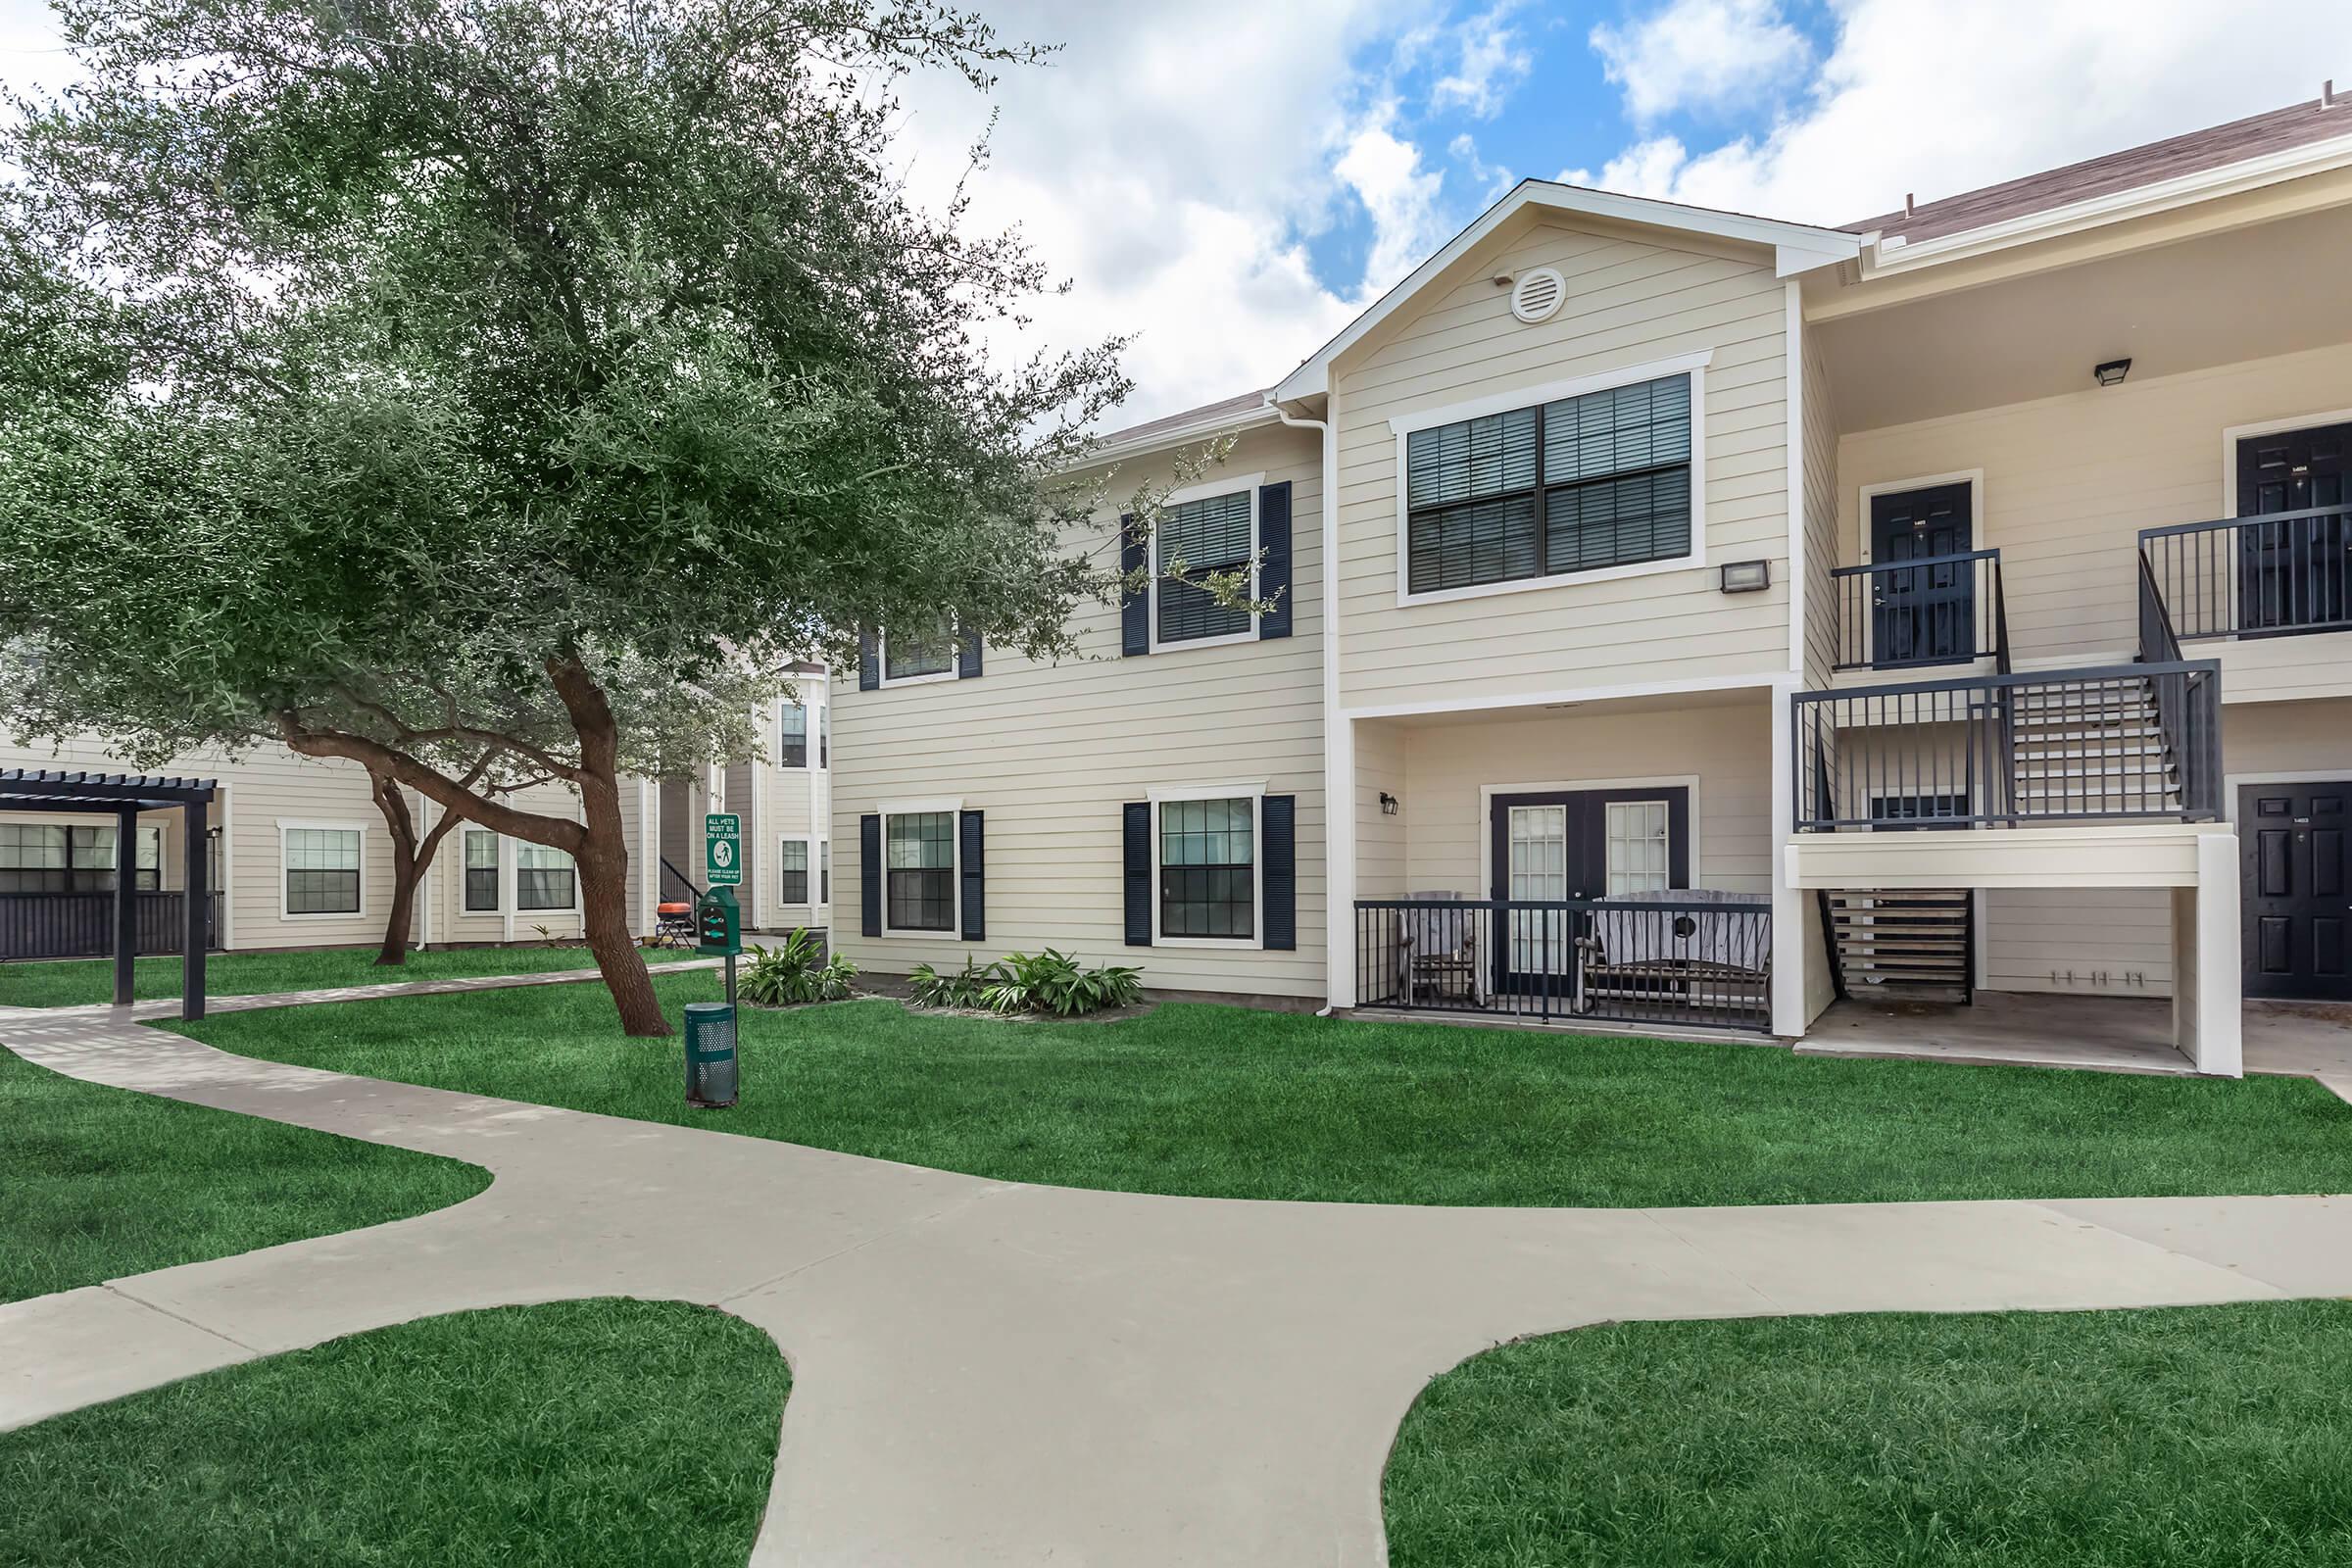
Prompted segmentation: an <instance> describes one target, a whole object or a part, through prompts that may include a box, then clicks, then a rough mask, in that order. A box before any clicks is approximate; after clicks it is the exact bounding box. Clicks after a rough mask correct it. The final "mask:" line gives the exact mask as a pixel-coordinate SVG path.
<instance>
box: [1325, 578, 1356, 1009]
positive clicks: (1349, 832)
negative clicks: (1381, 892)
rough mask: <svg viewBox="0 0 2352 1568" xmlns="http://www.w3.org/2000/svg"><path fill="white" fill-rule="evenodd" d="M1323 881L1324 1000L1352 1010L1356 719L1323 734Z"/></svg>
mask: <svg viewBox="0 0 2352 1568" xmlns="http://www.w3.org/2000/svg"><path fill="white" fill-rule="evenodd" d="M1326 569H1328V568H1326ZM1323 876H1324V883H1323V887H1324V895H1323V897H1324V911H1323V927H1324V938H1325V947H1326V950H1327V956H1326V957H1325V959H1324V966H1325V981H1326V988H1327V990H1328V991H1329V998H1328V1000H1329V1002H1330V1005H1332V1006H1334V1007H1352V1006H1354V1005H1355V720H1353V719H1351V718H1348V717H1346V716H1344V715H1342V714H1339V713H1333V714H1331V715H1330V717H1329V719H1328V721H1327V722H1326V723H1325V725H1324V730H1323Z"/></svg>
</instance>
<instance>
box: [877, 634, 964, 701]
mask: <svg viewBox="0 0 2352 1568" xmlns="http://www.w3.org/2000/svg"><path fill="white" fill-rule="evenodd" d="M881 642H882V646H881V649H880V659H881V662H882V684H883V685H885V686H909V685H912V684H913V683H914V682H916V681H924V680H954V679H955V678H956V634H955V632H954V630H953V629H952V628H951V627H950V625H949V623H948V622H947V621H946V620H945V619H944V618H943V619H942V620H941V621H940V623H939V624H938V626H937V627H935V628H932V629H929V630H924V629H922V628H917V629H915V630H913V631H906V632H899V633H897V634H895V635H893V634H891V633H887V632H886V633H884V634H883V636H882V639H881Z"/></svg>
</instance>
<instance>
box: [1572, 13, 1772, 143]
mask: <svg viewBox="0 0 2352 1568" xmlns="http://www.w3.org/2000/svg"><path fill="white" fill-rule="evenodd" d="M1592 41H1593V48H1594V49H1595V50H1596V51H1598V53H1599V55H1600V58H1601V66H1602V69H1603V71H1604V72H1606V73H1607V75H1608V78H1609V80H1611V81H1613V82H1616V83H1617V84H1618V85H1619V86H1621V87H1623V88H1624V89H1625V111H1626V113H1627V115H1629V116H1630V117H1631V118H1632V119H1633V120H1634V122H1635V123H1637V124H1641V123H1647V122H1649V121H1652V120H1655V119H1657V118H1658V117H1659V116H1660V115H1667V114H1673V113H1674V112H1676V111H1677V110H1694V111H1699V112H1705V113H1713V114H1718V115H1720V114H1723V113H1726V112H1729V111H1736V110H1738V109H1740V108H1743V107H1746V106H1748V105H1750V104H1753V103H1756V102H1758V101H1760V100H1762V99H1764V98H1766V97H1767V96H1768V95H1769V94H1770V93H1771V91H1772V89H1773V88H1774V87H1776V86H1781V85H1786V84H1788V83H1789V81H1791V80H1792V79H1793V78H1794V77H1796V76H1797V75H1798V73H1801V72H1802V71H1803V70H1804V68H1805V66H1806V65H1807V64H1808V63H1809V62H1810V60H1811V58H1812V49H1811V47H1810V46H1809V45H1807V44H1806V42H1805V39H1804V35H1803V34H1801V33H1799V32H1798V31H1797V30H1796V29H1795V28H1794V27H1791V26H1790V25H1789V24H1788V23H1787V22H1786V21H1784V20H1782V17H1781V8H1780V6H1779V5H1778V4H1777V3H1776V0H1671V3H1670V4H1668V5H1667V6H1666V7H1665V8H1664V9H1663V10H1660V11H1657V12H1654V13H1652V14H1651V15H1649V16H1647V17H1644V18H1642V20H1640V21H1638V22H1635V23H1633V24H1631V25H1627V26H1624V27H1613V26H1611V25H1608V24H1607V23H1605V22H1604V23H1602V24H1601V25H1599V26H1596V27H1594V28H1593V38H1592Z"/></svg>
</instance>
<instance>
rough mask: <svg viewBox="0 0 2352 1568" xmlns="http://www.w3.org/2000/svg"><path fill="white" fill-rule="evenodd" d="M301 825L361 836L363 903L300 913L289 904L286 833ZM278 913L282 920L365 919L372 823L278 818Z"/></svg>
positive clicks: (361, 897) (361, 894)
mask: <svg viewBox="0 0 2352 1568" xmlns="http://www.w3.org/2000/svg"><path fill="white" fill-rule="evenodd" d="M298 828H318V829H322V830H324V831H326V832H330V833H357V834H358V835H359V836H360V875H359V886H360V907H358V908H356V909H322V910H318V911H314V912H312V913H307V914H297V913H295V912H293V911H292V910H290V909H288V908H287V907H286V872H287V871H288V870H289V869H290V867H288V866H287V864H286V835H287V834H288V833H291V832H293V831H295V830H296V829H298ZM277 917H278V918H279V919H280V920H289V921H303V922H313V923H315V922H317V921H320V920H365V919H367V918H368V824H367V823H365V822H317V821H310V820H307V819H303V818H295V817H283V816H281V817H279V818H278V819H277Z"/></svg>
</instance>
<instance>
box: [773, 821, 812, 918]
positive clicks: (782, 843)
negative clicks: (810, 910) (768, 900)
mask: <svg viewBox="0 0 2352 1568" xmlns="http://www.w3.org/2000/svg"><path fill="white" fill-rule="evenodd" d="M776 867H777V884H776V896H777V897H778V898H780V899H782V900H783V901H784V902H785V903H786V904H807V903H808V902H809V840H808V839H806V838H794V837H787V838H784V839H781V840H779V841H778V842H777V844H776Z"/></svg>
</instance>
